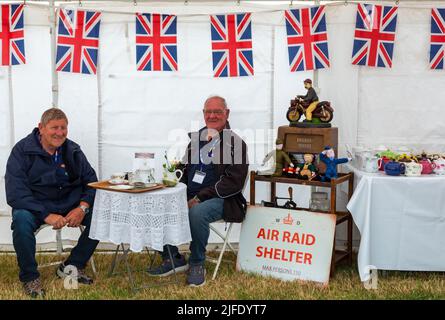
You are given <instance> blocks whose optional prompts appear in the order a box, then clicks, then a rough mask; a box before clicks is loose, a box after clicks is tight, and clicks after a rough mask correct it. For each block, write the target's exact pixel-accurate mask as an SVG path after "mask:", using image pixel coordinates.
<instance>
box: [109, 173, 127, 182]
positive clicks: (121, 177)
mask: <svg viewBox="0 0 445 320" xmlns="http://www.w3.org/2000/svg"><path fill="white" fill-rule="evenodd" d="M109 182H110V183H112V184H121V183H124V182H125V172H116V173H113V174H112V175H111V179H110V181H109Z"/></svg>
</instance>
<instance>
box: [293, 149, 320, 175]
mask: <svg viewBox="0 0 445 320" xmlns="http://www.w3.org/2000/svg"><path fill="white" fill-rule="evenodd" d="M303 159H304V163H302V164H299V165H298V168H297V170H299V171H298V179H302V180H312V179H313V178H315V176H316V175H317V167H316V166H315V165H314V163H313V162H314V155H313V154H311V153H306V154H305V155H304V156H303Z"/></svg>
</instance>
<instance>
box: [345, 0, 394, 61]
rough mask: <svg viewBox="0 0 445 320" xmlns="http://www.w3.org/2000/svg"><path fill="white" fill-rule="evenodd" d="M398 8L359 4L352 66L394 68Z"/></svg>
mask: <svg viewBox="0 0 445 320" xmlns="http://www.w3.org/2000/svg"><path fill="white" fill-rule="evenodd" d="M396 25H397V7H391V6H380V5H373V4H358V6H357V18H356V23H355V35H354V48H353V51H352V64H356V65H364V66H369V67H388V68H391V67H392V55H393V51H394V39H395V36H396Z"/></svg>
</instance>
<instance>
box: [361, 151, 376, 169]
mask: <svg viewBox="0 0 445 320" xmlns="http://www.w3.org/2000/svg"><path fill="white" fill-rule="evenodd" d="M363 170H364V171H366V172H370V173H375V172H377V171H379V158H377V157H376V156H373V155H371V154H369V155H366V156H365V158H364V159H363Z"/></svg>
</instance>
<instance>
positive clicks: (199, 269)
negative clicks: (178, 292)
mask: <svg viewBox="0 0 445 320" xmlns="http://www.w3.org/2000/svg"><path fill="white" fill-rule="evenodd" d="M205 283H206V269H205V267H204V266H201V265H198V266H190V269H189V272H188V274H187V284H188V285H189V286H191V287H200V286H203V285H204V284H205Z"/></svg>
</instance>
